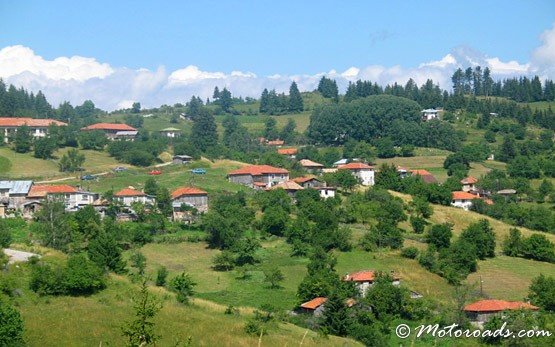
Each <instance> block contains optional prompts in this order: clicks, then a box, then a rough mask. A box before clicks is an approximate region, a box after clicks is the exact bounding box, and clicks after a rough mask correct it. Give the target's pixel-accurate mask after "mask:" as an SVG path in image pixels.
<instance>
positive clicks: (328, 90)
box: [317, 76, 338, 101]
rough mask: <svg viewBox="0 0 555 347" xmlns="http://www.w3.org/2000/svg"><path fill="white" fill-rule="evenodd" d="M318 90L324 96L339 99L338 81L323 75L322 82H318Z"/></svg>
mask: <svg viewBox="0 0 555 347" xmlns="http://www.w3.org/2000/svg"><path fill="white" fill-rule="evenodd" d="M317 90H318V92H320V94H322V96H323V97H324V98H329V99H334V100H335V101H337V100H338V90H337V82H335V80H332V79H329V78H327V77H326V76H322V78H321V79H320V82H318V88H317Z"/></svg>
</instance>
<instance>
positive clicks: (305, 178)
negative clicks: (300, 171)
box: [292, 175, 318, 183]
mask: <svg viewBox="0 0 555 347" xmlns="http://www.w3.org/2000/svg"><path fill="white" fill-rule="evenodd" d="M311 180H318V179H317V178H316V176H312V175H307V176H301V177H296V178H293V179H292V181H293V182H296V183H305V182H308V181H311Z"/></svg>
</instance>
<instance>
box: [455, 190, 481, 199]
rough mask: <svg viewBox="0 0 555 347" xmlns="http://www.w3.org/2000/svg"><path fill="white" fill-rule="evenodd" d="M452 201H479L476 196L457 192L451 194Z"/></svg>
mask: <svg viewBox="0 0 555 347" xmlns="http://www.w3.org/2000/svg"><path fill="white" fill-rule="evenodd" d="M451 196H452V200H472V199H479V197H478V196H476V195H474V194H470V193H467V192H462V191H457V192H451Z"/></svg>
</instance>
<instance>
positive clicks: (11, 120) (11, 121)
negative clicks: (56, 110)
mask: <svg viewBox="0 0 555 347" xmlns="http://www.w3.org/2000/svg"><path fill="white" fill-rule="evenodd" d="M51 124H55V125H58V126H65V125H67V124H66V123H64V122H60V121H57V120H54V119H49V118H46V119H39V118H29V117H0V127H20V126H23V125H27V126H29V127H47V126H49V125H51Z"/></svg>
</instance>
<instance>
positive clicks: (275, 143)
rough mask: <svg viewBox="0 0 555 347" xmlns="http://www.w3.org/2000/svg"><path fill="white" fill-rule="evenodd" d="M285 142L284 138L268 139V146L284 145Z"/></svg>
mask: <svg viewBox="0 0 555 347" xmlns="http://www.w3.org/2000/svg"><path fill="white" fill-rule="evenodd" d="M284 143H285V142H284V141H283V140H273V141H268V142H267V145H268V146H283V144H284Z"/></svg>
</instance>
